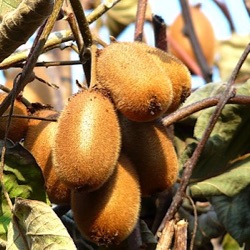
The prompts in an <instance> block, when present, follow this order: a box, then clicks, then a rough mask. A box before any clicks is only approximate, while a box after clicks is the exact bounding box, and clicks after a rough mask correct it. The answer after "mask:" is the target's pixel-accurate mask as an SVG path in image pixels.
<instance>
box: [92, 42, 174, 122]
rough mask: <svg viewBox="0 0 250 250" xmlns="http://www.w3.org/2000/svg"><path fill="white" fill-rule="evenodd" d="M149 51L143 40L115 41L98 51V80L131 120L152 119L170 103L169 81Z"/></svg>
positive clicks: (160, 113)
mask: <svg viewBox="0 0 250 250" xmlns="http://www.w3.org/2000/svg"><path fill="white" fill-rule="evenodd" d="M150 51H151V47H150V46H148V45H146V44H144V43H140V42H133V43H130V42H114V43H111V44H110V45H109V46H107V47H105V48H104V49H102V50H101V51H99V52H98V53H97V60H96V61H97V62H96V65H97V66H96V79H97V83H98V84H99V85H101V86H102V87H104V88H107V89H108V90H109V91H110V93H111V96H112V98H113V101H114V103H115V106H116V108H117V109H118V110H119V111H120V112H122V113H123V114H124V115H125V116H126V117H128V118H129V119H131V120H133V121H138V122H146V121H151V120H154V119H156V118H158V117H160V116H161V115H162V114H163V113H165V111H166V110H167V109H168V107H169V106H170V105H171V102H172V96H173V91H172V86H171V81H170V79H169V78H168V76H167V74H166V73H165V71H164V70H163V69H162V68H161V67H159V66H158V65H156V64H155V62H154V60H153V59H152V58H151V55H150Z"/></svg>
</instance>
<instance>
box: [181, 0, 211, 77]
mask: <svg viewBox="0 0 250 250" xmlns="http://www.w3.org/2000/svg"><path fill="white" fill-rule="evenodd" d="M180 4H181V8H182V13H183V19H184V21H185V31H186V33H187V36H188V38H189V40H190V42H191V45H192V47H193V49H194V54H195V57H196V59H197V61H198V63H199V65H200V68H201V71H202V75H203V78H204V80H205V81H206V82H211V81H212V70H211V69H210V67H209V66H208V64H207V62H206V59H205V56H204V54H203V51H202V49H201V46H200V44H199V42H198V39H197V35H196V33H195V30H194V26H193V21H192V18H191V14H190V10H189V6H188V2H187V0H180Z"/></svg>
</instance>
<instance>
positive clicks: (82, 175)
mask: <svg viewBox="0 0 250 250" xmlns="http://www.w3.org/2000/svg"><path fill="white" fill-rule="evenodd" d="M120 145H121V134H120V126H119V121H118V118H117V114H116V112H115V110H114V106H113V104H112V103H111V101H110V100H109V98H108V97H107V96H105V95H104V94H103V93H102V92H101V91H98V90H95V89H88V90H83V91H81V92H79V93H77V94H76V95H74V96H72V97H71V98H70V100H69V102H68V103H67V105H66V106H65V107H64V109H63V110H62V112H61V115H60V117H59V119H58V129H57V133H56V136H55V143H54V149H53V156H54V157H53V159H54V162H55V166H56V172H57V174H58V176H59V178H60V179H61V180H62V181H63V182H64V183H65V184H66V185H67V186H68V187H69V188H74V189H75V188H77V189H82V190H85V191H93V190H95V189H97V188H99V187H100V186H101V185H103V184H104V182H105V181H106V180H107V179H108V177H109V176H110V175H111V174H112V172H113V171H114V168H115V165H116V163H117V160H118V157H119V153H120Z"/></svg>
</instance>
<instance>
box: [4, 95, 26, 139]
mask: <svg viewBox="0 0 250 250" xmlns="http://www.w3.org/2000/svg"><path fill="white" fill-rule="evenodd" d="M6 96H7V94H6V93H0V103H1V102H2V101H3V100H4V99H5V97H6ZM9 112H10V107H9V108H8V109H7V110H6V111H5V112H4V114H3V115H8V114H9ZM13 115H24V116H28V112H27V109H26V107H25V106H24V104H23V103H22V102H21V101H19V100H15V102H14V109H13ZM7 121H8V117H0V139H3V138H4V136H5V131H6V124H7ZM27 128H28V119H25V118H15V117H12V118H11V123H10V128H9V133H8V138H9V139H11V140H12V141H14V142H18V141H20V140H21V139H22V138H23V137H24V135H25V133H26V130H27Z"/></svg>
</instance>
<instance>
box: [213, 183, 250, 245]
mask: <svg viewBox="0 0 250 250" xmlns="http://www.w3.org/2000/svg"><path fill="white" fill-rule="evenodd" d="M249 193H250V186H248V187H246V188H245V189H244V190H242V191H241V192H240V193H239V194H238V195H236V196H234V197H227V196H225V195H221V196H213V197H211V203H212V204H213V206H214V210H215V212H216V213H217V216H218V219H219V221H220V222H221V223H222V224H223V225H224V227H225V229H226V230H227V232H228V233H229V234H230V235H231V236H232V237H233V238H234V239H235V240H237V242H238V243H239V244H240V245H242V244H243V243H246V242H248V243H250V237H249V235H250V213H249V211H250V195H249Z"/></svg>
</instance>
